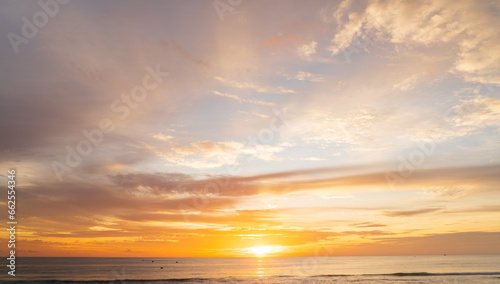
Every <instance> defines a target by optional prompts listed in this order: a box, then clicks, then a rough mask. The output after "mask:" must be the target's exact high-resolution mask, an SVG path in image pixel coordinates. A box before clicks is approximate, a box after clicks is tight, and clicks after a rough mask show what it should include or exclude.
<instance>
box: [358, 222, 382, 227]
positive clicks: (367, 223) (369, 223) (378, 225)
mask: <svg viewBox="0 0 500 284" xmlns="http://www.w3.org/2000/svg"><path fill="white" fill-rule="evenodd" d="M351 226H353V227H357V228H378V227H387V225H384V224H378V223H373V222H363V223H356V224H352V225H351Z"/></svg>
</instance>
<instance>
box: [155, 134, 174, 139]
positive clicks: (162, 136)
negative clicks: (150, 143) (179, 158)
mask: <svg viewBox="0 0 500 284" xmlns="http://www.w3.org/2000/svg"><path fill="white" fill-rule="evenodd" d="M153 138H155V139H158V140H161V141H168V140H171V139H172V138H174V137H173V136H170V135H165V134H163V133H158V134H155V135H153Z"/></svg>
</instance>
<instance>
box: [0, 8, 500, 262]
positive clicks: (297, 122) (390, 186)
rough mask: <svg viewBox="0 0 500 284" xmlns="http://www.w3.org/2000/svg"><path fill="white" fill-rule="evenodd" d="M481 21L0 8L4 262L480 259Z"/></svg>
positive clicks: (492, 150)
mask: <svg viewBox="0 0 500 284" xmlns="http://www.w3.org/2000/svg"><path fill="white" fill-rule="evenodd" d="M499 20H500V3H499V2H498V1H467V0H458V1H451V0H449V1H447V0H442V1H423V0H422V1H413V0H408V1H381V0H377V1H350V0H344V1H319V0H317V1H307V2H306V1H288V0H287V1H285V0H277V1H250V0H231V1H229V0H215V1H211V0H209V1H180V0H179V1H152V0H148V1H105V2H104V1H77V0H73V1H63V0H60V1H58V2H56V1H55V0H41V1H39V2H38V1H24V0H23V1H6V0H1V1H0V35H1V40H0V63H1V68H0V99H1V100H0V121H1V123H0V133H1V137H2V139H0V182H1V184H2V187H3V188H6V187H7V181H8V174H7V171H8V170H12V169H14V170H15V171H16V220H17V222H18V224H17V225H16V226H17V231H16V233H17V238H16V242H17V246H16V253H17V255H19V256H96V257H99V256H116V257H240V256H244V257H246V256H338V255H423V254H444V253H447V254H491V253H496V254H498V253H500V223H499V222H498V220H500V203H499V200H500V190H499V185H500V151H499V149H500V33H498V22H499ZM2 192H3V193H2V194H1V196H0V206H1V207H2V208H4V209H5V210H3V209H2V210H0V218H1V219H2V220H7V218H8V216H7V209H6V208H7V193H6V190H3V191H2ZM4 226H5V225H4ZM2 231H3V233H1V235H0V237H1V242H0V243H1V245H0V253H2V254H3V255H6V254H7V253H8V251H9V250H8V248H7V243H6V241H7V238H8V237H9V235H8V232H6V231H5V230H2Z"/></svg>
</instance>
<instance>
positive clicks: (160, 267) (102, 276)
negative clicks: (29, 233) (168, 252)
mask: <svg viewBox="0 0 500 284" xmlns="http://www.w3.org/2000/svg"><path fill="white" fill-rule="evenodd" d="M16 260H17V262H16V276H15V277H12V276H9V275H8V274H7V271H8V270H9V269H8V268H7V267H6V266H4V272H3V275H1V276H0V280H1V281H2V282H3V281H5V280H9V281H14V282H15V283H130V284H132V283H142V284H147V283H155V284H159V283H391V284H397V283H478V284H481V283H500V255H448V256H444V255H435V256H362V257H361V256H352V257H280V258H274V257H269V258H266V257H264V258H82V257H75V258H63V257H36V258H35V257H30V258H18V259H16ZM5 262H6V261H5Z"/></svg>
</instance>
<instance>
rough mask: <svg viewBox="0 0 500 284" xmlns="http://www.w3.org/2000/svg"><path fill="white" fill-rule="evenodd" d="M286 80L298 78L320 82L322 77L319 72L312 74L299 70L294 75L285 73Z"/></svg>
mask: <svg viewBox="0 0 500 284" xmlns="http://www.w3.org/2000/svg"><path fill="white" fill-rule="evenodd" d="M286 78H287V79H288V80H292V79H295V80H299V81H311V82H321V81H323V77H322V76H321V75H319V74H313V73H309V72H304V71H299V72H297V74H295V75H286Z"/></svg>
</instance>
